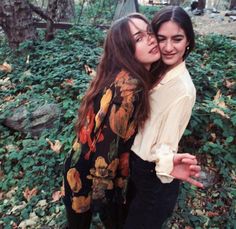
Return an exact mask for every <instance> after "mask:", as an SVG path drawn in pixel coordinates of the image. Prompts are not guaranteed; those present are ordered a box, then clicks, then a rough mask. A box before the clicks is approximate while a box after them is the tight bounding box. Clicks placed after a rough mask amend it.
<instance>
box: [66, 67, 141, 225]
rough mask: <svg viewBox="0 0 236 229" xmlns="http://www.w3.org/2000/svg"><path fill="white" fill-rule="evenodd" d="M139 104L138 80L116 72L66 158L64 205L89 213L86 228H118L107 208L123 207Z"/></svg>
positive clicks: (99, 96) (110, 210) (75, 210)
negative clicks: (113, 79) (87, 226)
mask: <svg viewBox="0 0 236 229" xmlns="http://www.w3.org/2000/svg"><path fill="white" fill-rule="evenodd" d="M138 99H139V92H138V90H137V80H136V79H133V78H132V77H131V76H130V75H129V74H128V73H127V72H125V71H121V72H119V74H118V75H117V76H116V78H115V81H114V83H112V85H110V87H108V88H105V89H104V91H103V92H101V93H100V94H99V95H98V96H97V97H96V99H95V100H94V103H93V106H91V107H90V108H89V111H88V113H87V123H86V125H85V126H84V127H83V128H82V129H81V130H80V132H79V133H77V137H76V140H75V142H74V144H73V148H72V150H71V152H70V153H69V155H68V157H67V159H66V162H65V172H64V187H65V197H64V203H65V205H66V208H67V209H71V210H72V211H73V212H74V213H84V212H87V211H90V212H91V214H92V216H91V218H90V219H91V224H90V228H111V227H110V226H109V222H108V221H109V220H112V221H113V222H112V224H113V226H112V228H118V227H117V226H116V225H114V224H116V222H115V221H114V217H113V219H111V218H112V217H110V216H109V214H118V213H117V212H114V209H113V210H112V208H110V206H111V205H112V204H114V203H120V204H122V203H125V194H126V187H127V178H128V176H129V150H130V148H131V145H132V143H133V140H134V135H135V133H136V130H137V128H136V122H135V120H134V118H133V117H134V113H135V106H136V105H135V104H137V103H138ZM115 206H117V205H115ZM116 210H117V209H116ZM112 212H113V213H112ZM78 215H79V214H78Z"/></svg>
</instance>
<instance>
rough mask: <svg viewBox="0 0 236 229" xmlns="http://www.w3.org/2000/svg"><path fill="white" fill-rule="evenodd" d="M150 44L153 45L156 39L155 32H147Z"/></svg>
mask: <svg viewBox="0 0 236 229" xmlns="http://www.w3.org/2000/svg"><path fill="white" fill-rule="evenodd" d="M147 41H148V44H149V45H151V44H153V43H154V42H155V41H156V37H155V35H154V34H153V33H147Z"/></svg>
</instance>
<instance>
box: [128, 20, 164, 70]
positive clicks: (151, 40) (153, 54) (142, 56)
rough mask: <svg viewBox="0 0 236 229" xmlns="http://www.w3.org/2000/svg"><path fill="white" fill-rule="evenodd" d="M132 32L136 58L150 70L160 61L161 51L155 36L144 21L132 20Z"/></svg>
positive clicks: (130, 23)
mask: <svg viewBox="0 0 236 229" xmlns="http://www.w3.org/2000/svg"><path fill="white" fill-rule="evenodd" d="M129 27H130V32H131V34H132V36H133V38H134V41H135V58H136V59H137V60H138V61H139V62H140V63H141V64H143V65H144V67H145V68H146V69H147V70H149V69H150V67H151V64H152V63H154V62H155V61H157V60H159V59H160V51H159V47H158V43H157V40H156V38H155V35H154V34H153V33H152V32H150V26H149V25H148V24H147V23H146V22H145V21H143V20H141V19H138V18H132V19H131V21H130V22H129Z"/></svg>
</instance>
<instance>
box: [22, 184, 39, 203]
mask: <svg viewBox="0 0 236 229" xmlns="http://www.w3.org/2000/svg"><path fill="white" fill-rule="evenodd" d="M37 193H38V190H37V189H36V188H33V189H31V190H30V189H29V188H28V187H27V188H26V189H25V191H24V192H23V195H24V197H25V199H26V200H27V201H29V200H30V199H31V198H32V197H33V196H36V195H37Z"/></svg>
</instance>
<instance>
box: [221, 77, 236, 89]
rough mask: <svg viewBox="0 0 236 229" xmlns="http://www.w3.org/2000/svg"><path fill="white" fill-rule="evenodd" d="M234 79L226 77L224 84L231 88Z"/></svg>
mask: <svg viewBox="0 0 236 229" xmlns="http://www.w3.org/2000/svg"><path fill="white" fill-rule="evenodd" d="M235 83H236V82H235V81H233V80H228V79H226V80H225V81H224V85H225V86H226V87H227V88H229V89H230V88H232V87H233V86H234V85H235Z"/></svg>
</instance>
